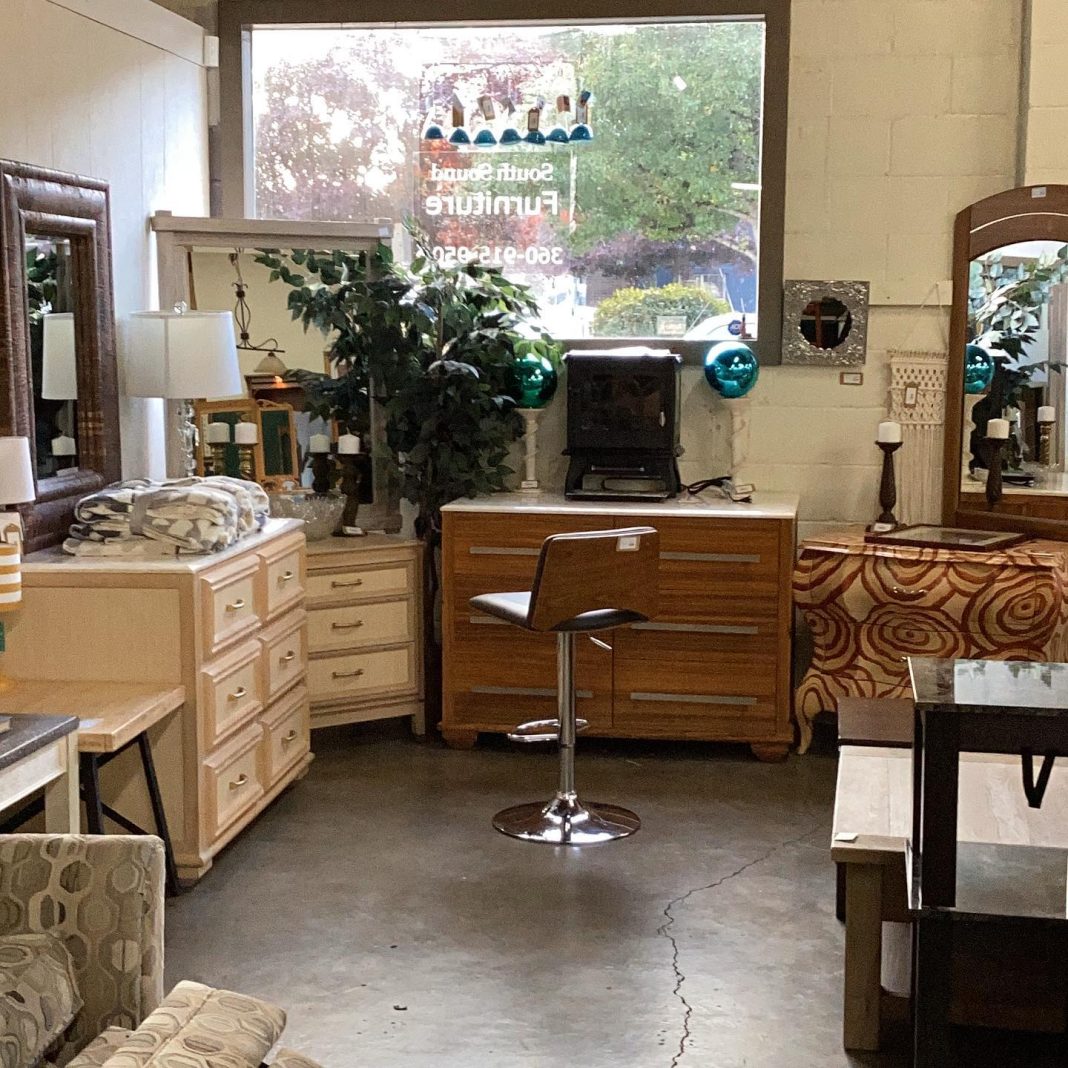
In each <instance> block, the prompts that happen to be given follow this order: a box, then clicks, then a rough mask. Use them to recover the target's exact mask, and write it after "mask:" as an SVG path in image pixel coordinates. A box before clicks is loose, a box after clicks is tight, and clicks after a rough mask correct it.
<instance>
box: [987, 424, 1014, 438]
mask: <svg viewBox="0 0 1068 1068" xmlns="http://www.w3.org/2000/svg"><path fill="white" fill-rule="evenodd" d="M986 436H987V437H988V438H994V439H995V440H997V441H1005V440H1007V439H1008V436H1009V421H1008V419H991V420H990V421H989V422H988V423H987V424H986Z"/></svg>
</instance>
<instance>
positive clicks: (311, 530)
mask: <svg viewBox="0 0 1068 1068" xmlns="http://www.w3.org/2000/svg"><path fill="white" fill-rule="evenodd" d="M267 496H268V497H269V498H270V501H271V515H273V516H275V517H276V518H278V519H303V520H304V536H305V537H306V538H307V539H308V541H322V540H323V538H329V537H330V535H331V534H333V533H334V531H335V530H337V525H338V522H339V521H340V520H341V513H342V511H343V510H344V508H345V498H344V496H343V495H342V494H340V493H300V492H297V491H290V492H285V493H269V494H268V495H267Z"/></svg>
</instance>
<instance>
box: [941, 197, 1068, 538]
mask: <svg viewBox="0 0 1068 1068" xmlns="http://www.w3.org/2000/svg"><path fill="white" fill-rule="evenodd" d="M953 282H954V288H953V309H952V318H951V340H950V349H951V351H950V360H949V377H948V384H947V407H946V439H945V466H944V482H943V504H944V521H945V522H946V523H947V524H949V525H953V526H968V527H978V528H985V529H1000V530H1019V531H1023V532H1033V533H1039V534H1044V535H1046V536H1050V537H1056V538H1062V537H1063V538H1066V539H1068V391H1066V381H1065V377H1066V372H1068V187H1066V186H1034V187H1027V188H1023V189H1014V190H1010V191H1008V192H1006V193H1000V194H998V195H996V196H993V197H988V198H987V199H986V200H982V201H979V202H978V203H977V204H973V205H972V206H971V207H969V208H967V209H965V210H964V211H963V212H961V213H960V215H959V216H958V217H957V226H956V233H955V241H954V278H953Z"/></svg>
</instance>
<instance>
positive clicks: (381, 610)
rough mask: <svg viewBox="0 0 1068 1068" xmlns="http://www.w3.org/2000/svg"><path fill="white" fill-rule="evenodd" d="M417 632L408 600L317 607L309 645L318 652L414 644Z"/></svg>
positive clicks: (310, 618)
mask: <svg viewBox="0 0 1068 1068" xmlns="http://www.w3.org/2000/svg"><path fill="white" fill-rule="evenodd" d="M414 630H415V627H414V620H413V618H412V603H411V601H408V600H403V601H378V602H376V603H374V604H361V605H349V606H348V607H345V608H314V609H312V611H311V613H310V614H309V616H308V644H309V648H311V649H312V650H313V651H314V652H316V653H325V652H330V651H332V650H335V649H354V648H358V647H360V646H367V645H395V644H397V643H398V642H407V641H413V640H414V639H415V633H414Z"/></svg>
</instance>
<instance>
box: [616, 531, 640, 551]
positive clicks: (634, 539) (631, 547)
mask: <svg viewBox="0 0 1068 1068" xmlns="http://www.w3.org/2000/svg"><path fill="white" fill-rule="evenodd" d="M638 540H639V539H638V535H637V534H626V535H624V536H623V537H622V538H616V552H617V553H636V552H637V551H638Z"/></svg>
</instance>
